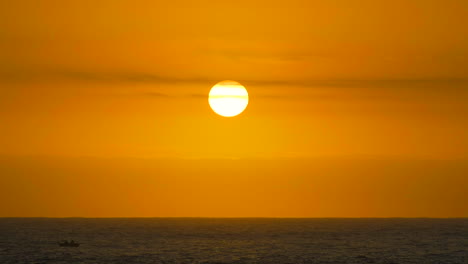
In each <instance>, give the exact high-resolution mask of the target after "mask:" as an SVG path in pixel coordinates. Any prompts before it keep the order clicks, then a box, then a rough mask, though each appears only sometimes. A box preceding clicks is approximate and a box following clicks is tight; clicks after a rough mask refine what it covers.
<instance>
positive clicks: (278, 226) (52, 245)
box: [0, 218, 468, 264]
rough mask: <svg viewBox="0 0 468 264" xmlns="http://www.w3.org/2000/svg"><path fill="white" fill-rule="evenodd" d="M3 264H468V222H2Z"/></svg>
mask: <svg viewBox="0 0 468 264" xmlns="http://www.w3.org/2000/svg"><path fill="white" fill-rule="evenodd" d="M72 239H73V240H74V241H76V242H78V243H81V245H80V246H79V247H76V248H71V247H60V246H59V245H58V244H57V241H62V240H72ZM0 263H2V264H7V263H28V264H29V263H34V264H46V263H99V264H102V263H187V264H191V263H195V264H200V263H205V264H215V263H223V264H234V263H236V264H243V263H246V264H254V263H265V264H300V263H387V264H389V263H419V264H420V263H444V264H448V263H460V264H461V263H463V264H466V263H468V219H466V218H465V219H426V218H420V219H405V218H389V219H371V218H362V219H341V218H330V219H326V218H317V219H275V218H258V219H255V218H230V219H218V218H107V219H90V218H0Z"/></svg>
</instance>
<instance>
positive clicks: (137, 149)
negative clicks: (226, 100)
mask: <svg viewBox="0 0 468 264" xmlns="http://www.w3.org/2000/svg"><path fill="white" fill-rule="evenodd" d="M467 10H468V2H467V1H462V0H460V1H457V0H447V1H429V0H426V1H423V0H420V1H417V0H415V1H338V0H336V1H242V0H241V1H197V2H196V4H195V3H194V1H63V2H61V1H47V0H46V1H32V0H19V1H2V2H0V156H1V158H0V183H1V184H0V198H1V199H0V216H91V217H92V216H99V217H104V216H215V217H216V216H234V217H235V216H271V217H327V216H336V217H368V216H369V217H373V216H377V217H388V216H408V217H416V216H431V217H457V216H464V217H468V206H467V205H466V200H468V195H467V193H468V178H467V177H468V168H467V163H468V162H467V160H468V133H467V131H468V122H467V116H468V38H467V37H466V36H468V16H467V15H468V14H467ZM222 80H235V81H238V82H240V83H241V84H242V85H244V86H245V87H246V88H247V90H248V92H249V105H248V107H247V109H246V110H245V112H244V113H242V114H241V115H240V116H237V117H234V118H223V117H220V116H217V115H216V114H214V113H213V111H212V110H211V109H210V107H209V105H208V98H207V96H208V92H209V91H210V88H211V87H212V86H213V85H215V84H216V83H217V82H219V81H222ZM69 196H70V197H69ZM64 197H66V198H64Z"/></svg>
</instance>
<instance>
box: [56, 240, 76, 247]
mask: <svg viewBox="0 0 468 264" xmlns="http://www.w3.org/2000/svg"><path fill="white" fill-rule="evenodd" d="M58 245H59V246H61V247H79V246H80V243H76V242H75V241H73V240H72V241H66V240H64V241H62V242H58Z"/></svg>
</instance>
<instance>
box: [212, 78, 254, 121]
mask: <svg viewBox="0 0 468 264" xmlns="http://www.w3.org/2000/svg"><path fill="white" fill-rule="evenodd" d="M208 102H209V104H210V106H211V109H213V111H214V112H215V113H217V114H218V115H220V116H224V117H232V116H236V115H239V114H240V113H242V112H243V111H244V110H245V108H246V107H247V105H248V104H249V94H248V93H247V90H246V89H245V87H244V86H242V85H241V84H240V83H238V82H235V81H222V82H219V83H217V84H216V85H215V86H213V88H211V91H210V94H209V97H208Z"/></svg>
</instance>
